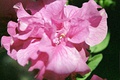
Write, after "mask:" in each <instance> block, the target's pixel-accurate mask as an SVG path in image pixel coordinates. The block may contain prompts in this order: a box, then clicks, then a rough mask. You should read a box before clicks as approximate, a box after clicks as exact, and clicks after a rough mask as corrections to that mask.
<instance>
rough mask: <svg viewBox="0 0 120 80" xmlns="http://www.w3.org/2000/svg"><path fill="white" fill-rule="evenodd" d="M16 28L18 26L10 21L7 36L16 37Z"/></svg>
mask: <svg viewBox="0 0 120 80" xmlns="http://www.w3.org/2000/svg"><path fill="white" fill-rule="evenodd" d="M17 27H18V24H17V23H16V22H13V21H10V22H9V23H8V25H7V32H8V33H9V35H11V36H13V35H16V28H17Z"/></svg>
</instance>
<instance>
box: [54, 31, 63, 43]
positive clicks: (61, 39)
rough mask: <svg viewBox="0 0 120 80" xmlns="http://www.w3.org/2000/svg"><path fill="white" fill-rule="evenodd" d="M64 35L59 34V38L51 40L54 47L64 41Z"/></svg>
mask: <svg viewBox="0 0 120 80" xmlns="http://www.w3.org/2000/svg"><path fill="white" fill-rule="evenodd" d="M64 37H65V34H63V33H62V34H60V35H59V36H58V35H57V36H56V37H55V38H54V39H53V43H55V44H56V45H59V44H60V43H61V42H62V41H63V40H64Z"/></svg>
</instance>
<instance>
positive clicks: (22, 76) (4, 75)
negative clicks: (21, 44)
mask: <svg viewBox="0 0 120 80" xmlns="http://www.w3.org/2000/svg"><path fill="white" fill-rule="evenodd" d="M85 1H88V0H70V2H69V4H71V5H76V6H78V7H81V5H82V3H83V2H85ZM114 1H115V3H116V4H115V5H110V6H109V7H105V9H106V12H107V14H108V28H109V30H108V31H109V32H110V34H111V35H110V42H109V45H108V47H107V48H106V49H105V50H103V51H102V52H101V53H102V54H103V59H102V61H101V63H100V64H99V66H98V67H97V68H96V69H95V70H94V71H93V72H92V74H96V75H98V76H100V77H102V78H107V79H108V80H119V79H120V77H119V72H120V67H119V66H120V64H119V61H120V59H119V57H120V34H119V33H120V1H119V0H114ZM11 19H12V18H6V17H5V18H4V17H2V18H0V38H1V37H2V36H3V35H7V30H6V26H7V22H8V21H9V20H11ZM6 53H7V52H6V50H4V49H3V48H2V47H1V48H0V80H34V77H33V76H34V75H33V73H32V72H28V71H27V69H28V66H26V67H25V68H24V67H21V66H20V65H19V64H18V63H16V61H14V60H12V59H11V58H10V57H9V56H8V55H7V54H6ZM90 77H91V76H90ZM88 80H90V79H89V78H88Z"/></svg>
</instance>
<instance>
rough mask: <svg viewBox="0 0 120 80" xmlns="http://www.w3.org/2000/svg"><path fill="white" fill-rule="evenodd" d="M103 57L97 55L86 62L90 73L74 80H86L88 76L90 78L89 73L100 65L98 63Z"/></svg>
mask: <svg viewBox="0 0 120 80" xmlns="http://www.w3.org/2000/svg"><path fill="white" fill-rule="evenodd" d="M102 58H103V56H102V54H97V55H95V56H93V57H91V58H90V59H89V60H88V62H89V63H88V66H89V67H90V69H91V71H90V72H89V73H87V74H86V75H84V76H83V78H76V80H86V79H87V78H88V76H90V74H91V72H92V71H93V70H94V69H95V68H96V67H97V66H98V64H99V63H100V61H101V60H102Z"/></svg>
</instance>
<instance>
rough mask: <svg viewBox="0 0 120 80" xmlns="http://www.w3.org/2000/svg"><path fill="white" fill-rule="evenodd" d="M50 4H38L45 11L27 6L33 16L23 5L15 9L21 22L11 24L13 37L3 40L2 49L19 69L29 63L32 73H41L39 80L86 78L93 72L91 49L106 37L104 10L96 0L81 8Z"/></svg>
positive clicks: (58, 0)
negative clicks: (74, 75) (90, 58)
mask: <svg viewBox="0 0 120 80" xmlns="http://www.w3.org/2000/svg"><path fill="white" fill-rule="evenodd" d="M50 1H51V2H50ZM50 1H49V0H46V2H44V1H43V4H42V3H40V1H39V0H38V1H37V2H36V3H35V4H37V5H38V4H39V5H42V7H41V6H40V7H35V5H33V6H34V7H29V6H28V7H27V9H29V10H30V11H31V12H30V13H28V12H27V11H26V10H25V9H24V8H23V6H22V3H17V4H16V5H14V8H15V11H16V13H17V17H18V19H17V22H13V21H10V22H9V23H8V28H7V31H8V33H9V35H10V36H3V37H2V40H1V42H2V45H3V46H4V48H5V49H6V50H7V51H8V55H9V56H10V57H12V58H13V59H15V60H17V61H18V63H19V64H20V65H22V66H25V65H26V64H28V62H30V63H31V66H30V68H29V71H33V70H35V69H38V70H39V71H38V73H37V75H36V77H37V78H38V79H39V80H42V79H43V78H45V79H48V80H64V79H65V78H66V77H67V76H69V75H70V74H72V73H78V74H80V75H85V74H86V73H88V72H89V71H90V68H89V67H88V66H87V64H86V61H87V59H88V57H89V52H88V51H87V50H88V49H89V46H94V45H97V44H99V43H100V42H101V41H102V40H103V39H104V38H105V36H106V34H107V20H106V19H107V15H106V12H105V10H104V9H101V10H98V8H101V7H100V6H99V5H97V4H96V3H95V2H94V0H89V1H88V2H86V3H84V4H83V6H82V7H81V8H78V7H75V6H72V5H65V1H64V0H56V1H52V0H50ZM29 5H32V4H29ZM38 8H39V9H38Z"/></svg>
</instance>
